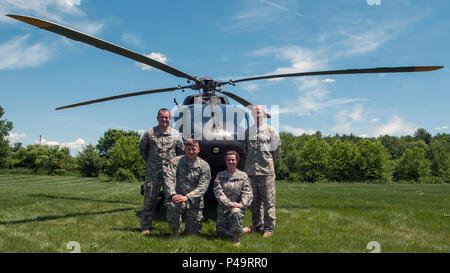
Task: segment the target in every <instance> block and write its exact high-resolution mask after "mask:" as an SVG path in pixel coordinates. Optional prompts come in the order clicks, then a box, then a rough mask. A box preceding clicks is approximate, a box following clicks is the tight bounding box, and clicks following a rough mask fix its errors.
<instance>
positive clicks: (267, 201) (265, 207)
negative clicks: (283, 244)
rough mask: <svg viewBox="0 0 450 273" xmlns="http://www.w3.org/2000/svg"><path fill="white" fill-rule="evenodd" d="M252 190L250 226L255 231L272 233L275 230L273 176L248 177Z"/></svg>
mask: <svg viewBox="0 0 450 273" xmlns="http://www.w3.org/2000/svg"><path fill="white" fill-rule="evenodd" d="M249 179H250V184H251V185H252V190H253V201H252V204H251V208H252V224H253V225H254V226H255V227H256V230H258V231H260V230H263V231H264V232H273V230H274V228H275V220H276V217H275V175H254V176H249Z"/></svg>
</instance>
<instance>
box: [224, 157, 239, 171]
mask: <svg viewBox="0 0 450 273" xmlns="http://www.w3.org/2000/svg"><path fill="white" fill-rule="evenodd" d="M225 161H226V162H225V163H226V164H227V168H228V169H235V168H236V165H237V160H236V156H235V155H227V157H226V158H225Z"/></svg>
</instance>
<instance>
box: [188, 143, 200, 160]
mask: <svg viewBox="0 0 450 273" xmlns="http://www.w3.org/2000/svg"><path fill="white" fill-rule="evenodd" d="M199 152H200V148H199V147H197V146H190V145H189V146H186V147H185V148H184V153H185V154H186V156H187V158H188V160H190V161H194V160H196V159H197V155H198V153H199Z"/></svg>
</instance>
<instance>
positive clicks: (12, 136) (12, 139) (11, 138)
mask: <svg viewBox="0 0 450 273" xmlns="http://www.w3.org/2000/svg"><path fill="white" fill-rule="evenodd" d="M26 137H27V135H26V134H24V133H14V132H10V133H9V134H8V137H7V139H8V140H9V141H10V142H12V143H14V142H17V141H18V140H20V139H23V138H26Z"/></svg>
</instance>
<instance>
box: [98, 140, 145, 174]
mask: <svg viewBox="0 0 450 273" xmlns="http://www.w3.org/2000/svg"><path fill="white" fill-rule="evenodd" d="M139 142H140V138H139V136H124V137H121V138H120V139H119V140H117V142H116V143H115V145H114V146H113V147H112V148H111V150H110V156H109V159H108V160H107V164H106V169H107V172H108V174H111V175H112V176H113V177H116V178H117V179H118V180H121V179H120V178H121V177H122V175H123V174H127V175H128V174H129V173H131V174H133V176H134V178H135V179H136V180H137V181H140V180H142V178H143V177H144V175H145V161H144V160H143V159H142V157H141V155H140V153H139ZM119 169H121V170H119ZM125 177H127V176H125ZM127 180H128V182H134V181H136V180H134V181H133V180H132V179H127Z"/></svg>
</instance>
